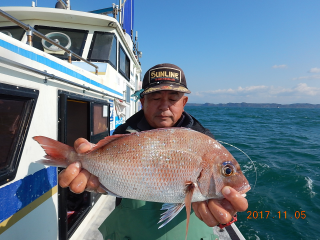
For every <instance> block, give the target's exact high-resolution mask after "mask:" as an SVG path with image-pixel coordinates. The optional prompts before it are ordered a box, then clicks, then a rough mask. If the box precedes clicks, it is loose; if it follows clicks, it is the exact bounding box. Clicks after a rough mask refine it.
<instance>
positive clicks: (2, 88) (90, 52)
mask: <svg viewBox="0 0 320 240" xmlns="http://www.w3.org/2000/svg"><path fill="white" fill-rule="evenodd" d="M132 2H133V1H132V0H131V1H130V0H127V1H124V3H123V2H122V1H120V2H119V5H116V4H113V6H112V7H109V8H105V9H99V10H95V11H91V12H80V11H74V10H71V8H70V1H63V0H58V2H57V3H56V5H55V7H52V8H42V7H37V6H36V5H35V3H34V2H32V3H31V4H30V5H31V6H30V7H1V6H0V119H1V120H0V138H1V139H0V149H1V153H0V206H1V209H0V240H8V239H15V240H18V239H46V240H48V239H50V240H51V239H59V240H66V239H86V236H90V238H87V239H93V238H92V237H93V236H94V234H97V236H96V237H94V239H101V238H99V236H98V233H97V232H98V231H97V227H98V226H99V222H100V223H101V221H102V220H103V219H105V218H106V217H107V216H108V214H110V212H111V211H112V210H113V208H114V202H115V198H113V197H111V196H105V195H101V194H97V193H90V192H84V193H82V194H74V193H72V192H71V191H70V190H69V189H63V188H61V187H59V185H58V181H57V177H58V174H59V172H60V171H61V169H60V168H57V167H48V166H43V165H40V164H37V163H34V161H35V160H38V159H41V158H42V157H43V155H44V152H43V150H42V149H41V147H40V146H39V145H38V144H36V143H35V142H34V140H33V139H32V137H33V136H37V135H43V136H47V137H50V138H53V139H57V140H59V141H61V142H63V143H66V144H68V145H71V146H72V145H73V143H74V141H75V140H76V139H77V138H79V137H84V138H86V139H88V140H89V141H91V142H93V143H96V142H98V141H99V140H101V139H103V138H104V137H106V136H109V135H112V133H113V131H114V130H115V128H116V127H117V126H119V125H120V124H122V123H124V121H125V120H126V119H128V118H129V117H130V116H131V115H133V114H134V113H136V112H137V111H138V110H140V108H141V105H140V104H139V103H136V102H135V100H134V99H133V98H132V97H131V95H132V94H133V93H134V92H135V91H136V90H138V89H140V88H141V72H142V70H141V64H140V57H141V54H142V52H141V51H139V49H138V39H137V33H136V34H135V37H134V36H133V21H132V19H133V13H132V9H133V8H132ZM97 213H99V214H97ZM228 229H229V230H228ZM228 229H227V230H223V231H219V230H218V229H217V228H214V230H213V231H216V232H219V233H220V234H221V238H220V239H232V238H231V237H230V236H232V234H231V235H230V234H229V232H230V233H231V231H233V232H235V233H236V236H237V237H238V238H234V239H239V236H240V239H244V238H243V237H242V238H241V233H240V232H239V231H238V229H237V228H236V226H235V225H234V224H233V225H231V227H228ZM224 236H225V237H224Z"/></svg>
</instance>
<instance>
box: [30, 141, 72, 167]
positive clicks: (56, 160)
mask: <svg viewBox="0 0 320 240" xmlns="http://www.w3.org/2000/svg"><path fill="white" fill-rule="evenodd" d="M33 139H34V140H35V141H37V142H38V143H39V144H40V146H41V147H42V148H43V150H44V151H45V152H46V154H47V155H46V156H45V159H41V160H39V161H36V162H37V163H41V164H45V165H50V166H57V167H67V166H68V164H69V162H68V160H70V159H68V157H69V156H70V153H72V152H74V153H75V150H74V149H73V148H72V147H70V146H68V145H66V144H63V143H61V142H58V141H56V140H53V139H51V138H47V137H43V136H36V137H33Z"/></svg>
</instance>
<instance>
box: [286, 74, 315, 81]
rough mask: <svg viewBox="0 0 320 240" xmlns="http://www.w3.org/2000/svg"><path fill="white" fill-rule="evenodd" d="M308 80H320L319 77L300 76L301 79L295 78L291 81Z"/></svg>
mask: <svg viewBox="0 0 320 240" xmlns="http://www.w3.org/2000/svg"><path fill="white" fill-rule="evenodd" d="M302 79H303V80H310V79H320V75H311V76H302V77H297V78H293V79H292V80H302Z"/></svg>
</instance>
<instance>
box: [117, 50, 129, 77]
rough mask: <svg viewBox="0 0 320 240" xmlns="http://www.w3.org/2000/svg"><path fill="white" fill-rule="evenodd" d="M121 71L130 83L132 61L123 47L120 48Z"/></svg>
mask: <svg viewBox="0 0 320 240" xmlns="http://www.w3.org/2000/svg"><path fill="white" fill-rule="evenodd" d="M119 71H120V73H122V75H123V76H124V77H125V78H126V79H127V80H128V81H130V59H129V57H128V56H127V54H126V53H125V52H124V50H123V48H122V47H121V46H120V48H119Z"/></svg>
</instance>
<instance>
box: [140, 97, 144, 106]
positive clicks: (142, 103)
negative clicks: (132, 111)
mask: <svg viewBox="0 0 320 240" xmlns="http://www.w3.org/2000/svg"><path fill="white" fill-rule="evenodd" d="M144 99H145V98H144V97H143V98H140V102H141V105H142V108H143V105H144Z"/></svg>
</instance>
